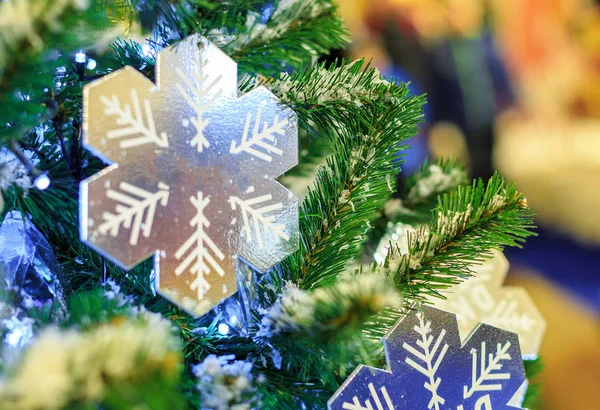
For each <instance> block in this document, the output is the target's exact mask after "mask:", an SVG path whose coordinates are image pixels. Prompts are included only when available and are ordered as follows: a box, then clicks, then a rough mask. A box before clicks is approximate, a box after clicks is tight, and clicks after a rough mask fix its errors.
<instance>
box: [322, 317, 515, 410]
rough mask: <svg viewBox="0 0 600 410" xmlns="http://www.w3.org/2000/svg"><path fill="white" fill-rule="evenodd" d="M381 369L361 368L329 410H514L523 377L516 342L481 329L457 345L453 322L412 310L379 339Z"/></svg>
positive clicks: (505, 333) (510, 335) (511, 336)
mask: <svg viewBox="0 0 600 410" xmlns="http://www.w3.org/2000/svg"><path fill="white" fill-rule="evenodd" d="M384 346H385V351H386V358H387V365H388V368H387V369H385V370H384V369H376V368H373V367H369V366H364V365H360V366H359V367H358V368H357V369H356V370H355V371H354V372H353V373H352V375H351V376H350V377H349V378H348V380H346V382H344V384H343V385H342V386H341V387H340V389H339V390H338V391H337V392H336V393H335V395H334V396H333V397H332V398H331V399H330V400H329V402H328V408H329V410H338V409H339V410H341V409H346V410H373V409H377V410H397V409H435V410H441V409H453V410H454V409H456V410H466V409H475V410H491V409H492V408H493V409H519V408H521V407H520V404H521V399H522V397H521V393H522V391H521V386H522V385H523V384H524V383H525V380H526V379H525V371H524V368H523V361H522V359H521V352H520V349H519V340H518V337H517V335H516V334H514V333H511V332H508V331H505V330H501V329H498V328H495V327H493V326H490V325H486V324H481V325H479V326H478V327H477V328H476V329H475V331H474V332H473V333H472V334H471V336H470V337H469V339H468V340H467V341H466V342H465V343H464V344H461V341H460V336H459V333H458V324H457V321H456V316H455V315H454V314H452V313H449V312H444V311H442V310H438V309H435V308H431V307H425V306H424V307H415V309H414V310H413V311H411V312H410V313H408V314H407V315H406V316H404V317H403V318H402V319H400V321H399V322H398V323H397V324H396V325H395V326H394V327H393V328H392V330H391V331H390V332H389V333H388V335H387V336H386V337H385V338H384Z"/></svg>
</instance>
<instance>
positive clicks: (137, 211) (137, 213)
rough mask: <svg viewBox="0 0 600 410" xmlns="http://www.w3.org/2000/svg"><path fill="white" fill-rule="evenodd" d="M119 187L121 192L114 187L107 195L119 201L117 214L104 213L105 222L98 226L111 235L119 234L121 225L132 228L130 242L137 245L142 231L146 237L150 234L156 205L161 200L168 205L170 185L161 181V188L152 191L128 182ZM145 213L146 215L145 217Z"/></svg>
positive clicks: (159, 186)
mask: <svg viewBox="0 0 600 410" xmlns="http://www.w3.org/2000/svg"><path fill="white" fill-rule="evenodd" d="M119 188H120V189H121V192H119V191H115V190H113V189H109V190H107V191H106V197H107V198H110V199H113V200H115V201H117V202H119V204H118V205H117V206H116V207H115V211H116V214H113V213H110V212H105V213H104V214H103V216H102V218H103V219H104V222H103V223H102V224H101V225H100V226H99V227H98V230H99V231H100V233H102V234H103V235H106V234H107V233H110V235H111V236H117V235H118V234H119V228H120V227H121V225H123V227H124V228H126V229H129V228H131V234H130V236H129V243H130V244H131V245H136V244H137V243H138V239H139V236H140V231H141V233H142V235H143V236H144V237H146V238H147V237H149V236H150V232H151V230H152V224H153V222H154V213H155V212H156V206H157V204H158V203H159V202H160V204H161V205H162V206H166V205H167V203H168V201H169V187H168V186H167V185H166V184H163V183H162V182H159V183H158V188H159V190H158V191H157V192H155V193H152V192H148V191H146V190H144V189H141V188H138V187H136V186H134V185H131V184H128V183H127V182H121V183H120V184H119ZM144 215H146V217H145V218H144ZM142 222H143V224H142Z"/></svg>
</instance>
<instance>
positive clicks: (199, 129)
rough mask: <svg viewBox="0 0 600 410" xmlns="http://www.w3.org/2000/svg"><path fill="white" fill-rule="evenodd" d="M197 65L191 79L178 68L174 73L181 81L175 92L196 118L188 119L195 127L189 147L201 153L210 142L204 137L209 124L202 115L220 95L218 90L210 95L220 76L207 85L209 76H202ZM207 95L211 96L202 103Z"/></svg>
mask: <svg viewBox="0 0 600 410" xmlns="http://www.w3.org/2000/svg"><path fill="white" fill-rule="evenodd" d="M198 65H199V67H198V70H194V73H195V74H194V75H193V77H192V78H190V76H188V75H187V74H186V73H185V72H183V70H182V69H181V68H179V67H177V68H176V69H175V72H176V73H177V76H179V79H180V80H181V82H179V83H177V91H179V93H180V94H181V96H182V97H183V98H184V99H185V101H187V103H188V104H189V105H190V107H192V108H193V109H194V112H195V113H196V118H190V120H189V121H190V122H191V123H192V124H193V125H194V127H196V136H195V137H194V138H192V140H191V141H190V145H191V146H192V147H196V148H197V149H198V152H202V150H203V149H204V148H208V147H209V146H210V142H209V141H208V139H207V138H206V136H205V135H204V129H205V128H206V127H207V126H208V123H209V121H208V119H205V118H204V113H205V112H206V111H207V110H208V108H209V107H210V106H211V105H212V104H213V103H214V102H215V100H216V99H217V98H219V96H220V95H221V90H220V89H218V90H217V91H216V92H215V93H213V94H212V95H211V93H212V90H213V89H214V88H215V86H216V85H217V83H218V82H219V81H220V80H221V78H222V76H221V75H219V76H217V77H216V78H214V79H213V80H212V81H211V82H210V83H208V80H209V75H208V74H203V70H202V62H199V63H198ZM206 83H208V85H206V86H205V84H206ZM208 95H211V97H210V100H208V101H204V99H205V98H206V97H207V96H208Z"/></svg>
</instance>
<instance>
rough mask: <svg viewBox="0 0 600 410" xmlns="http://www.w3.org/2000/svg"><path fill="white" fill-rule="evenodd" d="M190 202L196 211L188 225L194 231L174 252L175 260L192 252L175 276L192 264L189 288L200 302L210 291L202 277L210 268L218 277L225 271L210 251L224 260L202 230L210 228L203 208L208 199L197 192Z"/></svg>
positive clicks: (180, 265)
mask: <svg viewBox="0 0 600 410" xmlns="http://www.w3.org/2000/svg"><path fill="white" fill-rule="evenodd" d="M190 202H191V203H192V204H193V205H194V207H195V208H196V211H197V213H196V216H194V217H193V218H192V219H191V220H190V225H191V226H193V227H195V228H196V230H195V232H194V233H193V234H192V235H191V236H190V237H189V238H188V240H187V241H185V243H184V244H183V245H182V246H181V247H180V248H179V249H178V250H177V252H175V258H177V259H181V258H183V256H184V255H185V254H186V253H188V252H189V251H190V249H192V251H191V252H190V253H189V254H188V256H187V257H186V258H185V259H184V260H183V261H182V262H181V264H179V266H177V268H176V269H175V274H176V275H177V276H179V275H181V274H182V273H183V272H184V271H185V270H186V269H187V268H188V267H189V266H190V265H192V263H193V265H192V267H191V269H190V272H191V273H192V274H193V275H196V279H194V281H193V282H192V284H191V285H190V287H191V288H192V290H197V292H198V300H202V299H203V298H204V294H205V293H206V292H207V291H208V290H209V289H210V283H208V281H207V280H206V279H205V278H204V275H205V274H208V273H210V272H211V267H212V269H213V270H214V271H215V272H217V273H218V274H219V275H220V276H223V275H225V271H223V268H221V266H220V265H219V262H217V261H216V260H215V258H214V257H213V256H212V255H211V251H212V253H213V254H214V255H215V256H216V257H217V258H218V259H219V260H221V261H222V260H223V259H224V258H225V255H224V254H223V252H221V250H220V249H219V248H218V247H217V245H216V244H215V243H214V242H213V241H212V239H210V237H209V236H208V235H207V234H206V232H205V230H204V229H205V228H208V227H209V226H210V221H209V220H208V219H207V218H206V216H204V208H206V206H207V205H208V204H209V203H210V198H208V197H207V198H204V196H203V194H202V192H198V194H197V196H193V197H190ZM194 260H195V262H194ZM209 265H210V266H209Z"/></svg>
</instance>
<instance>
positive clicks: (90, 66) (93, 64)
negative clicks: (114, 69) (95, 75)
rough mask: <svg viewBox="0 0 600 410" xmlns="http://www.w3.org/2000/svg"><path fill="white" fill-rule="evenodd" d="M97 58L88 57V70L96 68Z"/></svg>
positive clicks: (86, 66)
mask: <svg viewBox="0 0 600 410" xmlns="http://www.w3.org/2000/svg"><path fill="white" fill-rule="evenodd" d="M96 65H97V63H96V60H94V59H93V58H90V59H88V62H87V64H86V65H85V68H87V69H88V70H93V69H94V68H96Z"/></svg>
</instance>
